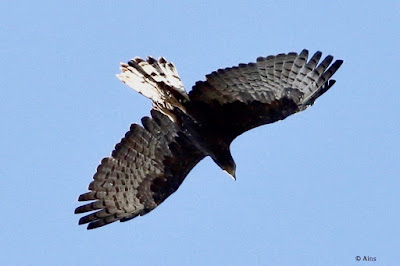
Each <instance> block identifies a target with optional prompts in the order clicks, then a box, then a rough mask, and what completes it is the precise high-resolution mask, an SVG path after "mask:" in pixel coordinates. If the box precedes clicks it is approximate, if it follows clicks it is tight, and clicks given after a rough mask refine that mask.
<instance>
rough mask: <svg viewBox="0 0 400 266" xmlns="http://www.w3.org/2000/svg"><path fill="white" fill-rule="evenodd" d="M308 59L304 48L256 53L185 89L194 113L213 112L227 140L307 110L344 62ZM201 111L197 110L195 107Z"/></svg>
mask: <svg viewBox="0 0 400 266" xmlns="http://www.w3.org/2000/svg"><path fill="white" fill-rule="evenodd" d="M321 55H322V54H321V52H316V53H315V54H314V55H313V56H312V57H311V59H310V60H309V61H307V58H308V51H307V50H303V51H302V52H301V53H300V54H297V53H288V54H279V55H276V56H268V57H259V58H258V59H257V62H256V63H249V64H239V65H238V66H236V67H230V68H225V69H219V70H217V71H214V72H212V73H211V74H209V75H207V76H206V81H199V82H197V83H196V84H195V86H194V87H193V89H192V91H191V92H190V93H189V98H190V100H191V103H190V104H191V109H190V111H191V112H192V113H195V114H196V116H198V117H200V120H201V119H202V118H203V119H206V118H207V117H210V115H211V117H214V120H215V126H216V127H218V128H219V130H220V131H223V132H222V134H221V135H224V136H225V139H226V140H227V141H228V142H229V141H232V140H233V139H234V138H235V137H237V136H238V135H240V134H242V133H243V132H245V131H247V130H250V129H252V128H254V127H257V126H260V125H264V124H268V123H273V122H275V121H278V120H282V119H284V118H286V117H287V116H289V115H291V114H294V113H296V112H299V111H302V110H304V109H306V108H307V107H308V106H310V105H312V104H313V103H314V101H315V100H316V99H317V98H318V97H319V96H321V95H322V94H323V93H325V92H326V91H327V90H328V89H329V88H330V87H331V86H332V85H333V84H334V83H335V81H334V80H329V79H330V78H331V77H332V75H333V74H334V73H335V72H336V70H337V69H338V68H339V67H340V65H341V64H342V63H343V61H342V60H336V61H335V62H334V63H333V64H331V62H332V61H333V57H332V56H330V55H329V56H327V57H325V58H324V59H323V60H322V61H321V62H320V63H319V60H320V58H321ZM199 110H201V112H199Z"/></svg>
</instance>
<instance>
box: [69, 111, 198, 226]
mask: <svg viewBox="0 0 400 266" xmlns="http://www.w3.org/2000/svg"><path fill="white" fill-rule="evenodd" d="M151 114H152V118H149V117H144V118H142V124H143V127H141V126H139V125H137V124H133V125H132V126H131V129H130V131H129V132H127V133H126V135H125V137H124V138H123V139H122V140H121V142H120V143H119V144H117V145H116V146H115V150H114V151H113V152H112V155H111V157H107V158H104V159H103V160H102V161H101V164H100V165H99V166H98V168H97V172H96V174H95V175H94V177H93V179H94V180H93V181H92V182H91V183H90V185H89V190H90V192H87V193H85V194H82V195H81V196H80V197H79V201H92V202H90V203H87V204H85V205H82V206H80V207H78V208H76V210H75V213H85V212H90V211H95V212H92V213H90V214H88V215H86V216H84V217H82V218H81V219H80V220H79V224H86V223H89V225H88V229H92V228H97V227H100V226H103V225H106V224H109V223H112V222H115V221H117V220H120V221H121V222H124V221H127V220H130V219H132V218H134V217H136V216H138V215H144V214H146V213H148V212H150V211H151V210H153V209H154V208H156V207H157V206H158V205H159V204H161V203H162V202H163V201H164V200H165V199H166V198H167V197H168V196H170V195H171V194H172V193H174V192H175V191H176V190H177V189H178V187H179V186H180V185H181V183H182V182H183V180H184V179H185V177H186V175H187V174H188V173H189V171H190V170H191V169H192V168H193V167H194V166H195V165H196V164H197V163H198V162H199V161H200V160H201V159H202V158H203V157H204V155H203V154H202V153H201V152H199V151H198V150H197V148H196V147H195V146H194V145H193V144H192V143H191V141H189V139H188V138H187V136H186V135H185V134H183V133H182V132H181V131H180V129H179V128H178V126H177V125H176V124H175V123H173V122H172V121H171V120H170V119H169V118H168V117H167V116H165V115H163V114H161V113H160V112H158V111H155V110H152V112H151Z"/></svg>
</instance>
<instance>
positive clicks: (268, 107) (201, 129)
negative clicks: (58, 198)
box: [75, 50, 343, 229]
mask: <svg viewBox="0 0 400 266" xmlns="http://www.w3.org/2000/svg"><path fill="white" fill-rule="evenodd" d="M307 57H308V51H307V50H303V51H302V52H301V53H300V54H297V53H289V54H279V55H277V56H268V57H260V58H258V59H257V62H256V63H249V64H240V65H239V66H237V67H232V68H226V69H220V70H218V71H215V72H212V73H211V74H209V75H207V76H206V81H199V82H197V83H196V84H195V86H194V87H193V89H192V91H191V92H190V93H189V94H186V92H185V90H184V88H183V84H182V82H181V81H180V78H179V75H178V73H177V72H176V70H175V67H174V65H173V64H172V63H169V62H167V61H166V60H165V59H164V58H160V59H159V60H156V59H154V58H152V57H149V58H148V59H147V60H146V61H144V60H142V59H140V58H135V59H133V60H131V61H129V62H128V64H124V63H122V64H121V70H122V73H121V74H119V75H117V76H118V78H119V79H120V80H121V81H123V82H124V83H126V84H127V85H128V86H130V87H132V88H133V89H135V90H137V91H138V92H140V93H141V94H143V95H145V96H146V97H148V98H150V99H151V100H152V101H153V104H154V106H153V110H152V111H151V117H144V118H142V124H143V126H140V125H137V124H133V125H132V126H131V129H130V131H128V133H126V135H125V137H124V138H123V139H122V140H121V142H120V143H119V144H117V145H116V146H115V150H114V151H113V152H112V154H111V157H107V158H105V159H103V160H102V162H101V164H100V165H99V167H98V168H97V172H96V174H95V175H94V177H93V179H94V180H93V181H92V182H91V183H90V185H89V190H90V191H89V192H87V193H85V194H82V195H81V196H80V197H79V201H91V202H90V203H88V204H86V205H82V206H80V207H78V208H77V209H76V210H75V213H85V212H90V211H94V212H92V213H90V214H88V215H86V216H84V217H82V218H81V219H80V221H79V224H86V223H89V225H88V229H92V228H96V227H100V226H103V225H106V224H109V223H112V222H114V221H118V220H120V221H122V222H124V221H127V220H130V219H132V218H134V217H136V216H138V215H144V214H146V213H148V212H150V211H151V210H153V209H154V208H156V207H157V206H158V205H159V204H161V203H162V202H163V201H164V200H165V199H166V198H167V197H168V196H170V195H171V194H172V193H174V192H175V191H176V190H177V189H178V187H179V186H180V185H181V183H182V182H183V180H184V179H185V177H186V176H187V174H188V173H189V172H190V171H191V169H192V168H193V167H194V166H195V165H196V164H197V163H198V162H199V161H200V160H202V159H203V158H204V157H205V156H211V158H212V159H213V160H214V162H215V163H217V164H218V165H219V166H220V167H221V168H222V169H223V170H225V171H226V172H227V173H228V174H230V175H231V176H232V177H233V178H235V170H236V165H235V163H234V161H233V158H232V156H231V153H230V150H229V146H230V144H231V142H232V141H233V140H234V139H235V138H236V137H237V136H239V135H240V134H242V133H243V132H245V131H247V130H250V129H252V128H254V127H257V126H260V125H264V124H269V123H273V122H275V121H278V120H282V119H284V118H286V117H287V116H289V115H291V114H294V113H296V112H299V111H302V110H304V109H306V108H307V107H308V106H311V105H312V104H313V103H314V101H315V100H316V99H317V98H318V97H319V96H321V95H322V94H323V93H325V92H326V91H327V90H328V89H329V88H330V87H331V86H332V85H333V84H334V83H335V81H334V80H330V78H331V77H332V75H333V74H334V73H335V72H336V70H337V69H338V68H339V67H340V65H341V64H342V63H343V61H342V60H336V61H335V62H334V63H333V64H331V63H332V60H333V57H332V56H327V57H325V58H324V59H323V60H322V61H321V62H320V63H319V61H320V58H321V53H320V52H317V53H315V54H314V55H313V56H312V58H311V59H310V60H309V61H307Z"/></svg>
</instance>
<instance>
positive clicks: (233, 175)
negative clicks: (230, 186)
mask: <svg viewBox="0 0 400 266" xmlns="http://www.w3.org/2000/svg"><path fill="white" fill-rule="evenodd" d="M224 172H225V173H227V174H228V175H229V176H230V177H231V178H232V179H233V181H236V175H235V172H233V173H229V172H228V171H226V170H224Z"/></svg>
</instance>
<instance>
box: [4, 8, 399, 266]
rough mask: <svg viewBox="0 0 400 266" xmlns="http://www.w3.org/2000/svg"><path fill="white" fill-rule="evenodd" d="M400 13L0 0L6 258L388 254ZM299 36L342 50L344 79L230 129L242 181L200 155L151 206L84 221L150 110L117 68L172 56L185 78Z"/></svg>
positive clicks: (395, 171)
mask: <svg viewBox="0 0 400 266" xmlns="http://www.w3.org/2000/svg"><path fill="white" fill-rule="evenodd" d="M399 12H400V3H399V2H398V1H342V0H341V1H329V2H328V1H297V2H294V1H293V2H291V3H284V1H280V2H279V3H278V2H276V1H208V0H205V1H112V2H111V1H72V2H71V1H2V3H1V4H0V17H1V25H0V56H1V64H0V70H1V71H0V72H1V75H0V82H1V83H0V84H1V97H0V112H1V114H2V116H0V124H1V126H2V130H1V131H0V141H1V146H2V149H1V150H0V192H1V195H2V199H1V201H0V207H1V213H2V214H1V217H2V219H1V227H0V238H1V239H2V241H0V251H1V252H0V257H1V261H2V264H4V265H23V264H24V265H54V264H56V265H81V264H85V265H106V264H111V263H112V264H114V265H122V264H128V265H353V264H354V265H366V264H368V265H398V264H399V263H400V255H399V254H400V252H399V246H400V245H399V242H400V240H399V239H400V229H399V224H400V212H399V200H400V193H399V189H400V164H399V159H400V156H399V149H400V142H399V133H400V121H399V120H400V119H399V112H400V108H399V99H400V90H399V84H398V82H397V79H398V76H399V73H398V61H399V60H400V53H399V47H400V37H399V36H400V18H399ZM303 48H307V49H309V50H310V52H315V51H317V50H321V51H322V52H323V53H324V55H327V54H332V55H334V56H335V58H339V59H343V60H344V64H343V66H342V67H341V69H340V70H339V71H338V72H337V73H336V74H335V79H336V80H337V83H336V84H335V86H334V87H333V88H332V89H331V90H330V91H329V92H328V93H326V94H325V95H324V96H323V97H321V98H320V99H318V100H317V101H316V104H315V105H314V106H313V107H311V108H310V109H308V110H306V111H304V112H302V113H300V114H298V115H295V116H291V117H289V118H288V119H286V120H284V121H282V122H279V123H275V124H272V125H268V126H263V127H260V128H257V129H255V130H253V131H250V132H248V133H246V134H244V135H242V136H240V137H239V138H238V139H236V140H235V141H234V143H233V144H232V154H233V157H234V158H235V161H236V164H237V181H236V182H234V181H232V180H231V179H230V178H229V177H227V176H226V174H225V173H223V172H222V171H221V170H220V169H219V168H218V167H217V166H216V165H215V164H214V163H213V162H212V160H211V159H209V158H207V159H205V160H203V161H202V162H201V163H200V164H199V165H197V166H196V167H195V169H194V170H193V171H192V172H191V173H190V174H189V176H188V177H187V179H186V180H185V182H184V183H183V185H182V186H181V187H180V189H179V190H178V191H177V192H176V193H175V194H173V195H172V196H171V197H170V198H168V200H166V201H165V202H164V203H163V204H162V205H161V206H160V207H159V208H157V209H156V210H154V211H153V212H151V213H150V214H148V215H146V216H144V217H139V218H137V219H134V220H132V221H130V222H127V223H114V224H112V225H109V226H106V227H103V228H101V229H98V230H92V231H86V229H85V227H83V226H78V225H77V221H78V218H79V216H77V215H74V214H73V211H74V208H75V207H77V206H78V202H77V197H78V195H79V194H81V193H82V192H85V191H86V189H87V185H88V184H89V182H90V181H91V180H92V176H93V174H94V172H95V169H96V167H97V165H98V163H99V162H100V160H101V159H102V158H103V157H105V156H108V155H109V154H110V152H111V150H112V149H113V147H114V145H115V144H116V143H117V142H118V141H119V140H120V138H121V137H123V135H124V134H125V132H126V131H127V130H128V129H129V126H130V124H131V123H134V122H139V121H140V118H141V117H142V116H145V115H148V114H149V110H150V107H151V103H150V101H149V100H147V99H146V98H144V97H143V96H141V95H139V94H138V93H136V92H134V91H133V90H131V89H129V88H128V87H127V86H125V85H124V84H122V83H121V82H120V81H118V80H117V78H116V77H115V74H116V73H118V71H119V69H118V67H119V62H124V61H127V60H128V59H130V58H132V57H134V56H141V57H145V56H147V55H153V56H155V57H158V56H165V57H166V58H167V59H169V60H171V61H173V62H174V63H175V64H176V66H177V68H178V71H179V73H180V75H181V77H182V80H183V82H184V84H185V85H186V89H187V90H190V88H191V86H192V85H193V84H194V82H195V81H197V80H201V79H204V75H205V74H207V73H209V72H211V71H213V70H215V69H217V68H221V67H228V66H233V65H237V64H238V63H247V62H250V61H254V60H255V59H256V58H257V57H258V56H266V55H269V54H277V53H281V52H290V51H297V52H300V51H301V50H302V49H303ZM355 256H370V257H376V262H362V261H361V262H357V261H355Z"/></svg>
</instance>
